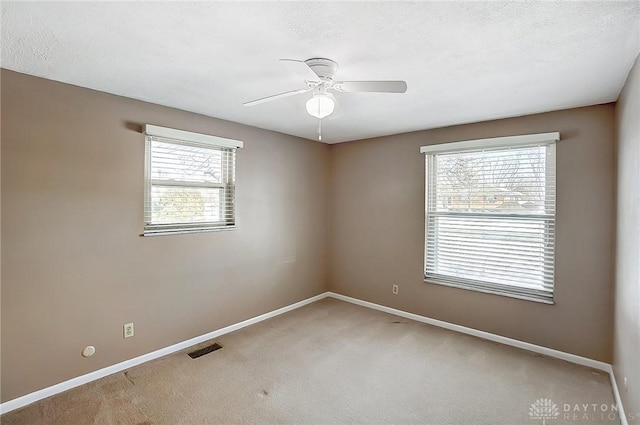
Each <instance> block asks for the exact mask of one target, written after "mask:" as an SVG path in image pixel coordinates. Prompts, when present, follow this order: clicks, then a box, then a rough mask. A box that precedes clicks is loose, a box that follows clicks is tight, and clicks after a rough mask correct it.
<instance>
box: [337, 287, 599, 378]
mask: <svg viewBox="0 0 640 425" xmlns="http://www.w3.org/2000/svg"><path fill="white" fill-rule="evenodd" d="M328 296H329V297H331V298H335V299H337V300H342V301H346V302H349V303H352V304H357V305H361V306H363V307H369V308H372V309H374V310H380V311H384V312H385V313H389V314H394V315H396V316H400V317H405V318H407V319H411V320H415V321H416V322H422V323H427V324H429V325H433V326H437V327H439V328H444V329H449V330H452V331H456V332H460V333H463V334H467V335H473V336H477V337H478V338H482V339H488V340H489V341H494V342H499V343H500V344H505V345H510V346H512V347H517V348H522V349H523V350H528V351H533V352H534V353H540V354H544V355H545V356H549V357H555V358H557V359H561V360H566V361H568V362H571V363H575V364H579V365H582V366H587V367H590V368H593V369H597V370H601V371H603V372H608V371H609V369H610V368H611V365H609V364H608V363H604V362H599V361H597V360H592V359H589V358H586V357H582V356H577V355H575V354H569V353H565V352H564V351H559V350H554V349H552V348H547V347H542V346H540V345H535V344H530V343H528V342H524V341H519V340H517V339H512V338H507V337H506V336H501V335H496V334H492V333H489V332H484V331H479V330H477V329H473V328H467V327H466V326H460V325H455V324H453V323H449V322H443V321H442V320H436V319H432V318H430V317H425V316H420V315H418V314H413V313H407V312H406V311H402V310H396V309H395V308H391V307H386V306H383V305H380V304H374V303H370V302H368V301H362V300H359V299H357V298H351V297H347V296H345V295H340V294H336V293H334V292H329V293H328Z"/></svg>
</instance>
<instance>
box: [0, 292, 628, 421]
mask: <svg viewBox="0 0 640 425" xmlns="http://www.w3.org/2000/svg"><path fill="white" fill-rule="evenodd" d="M327 297H331V298H335V299H337V300H341V301H346V302H349V303H352V304H356V305H359V306H363V307H367V308H371V309H374V310H379V311H382V312H385V313H389V314H393V315H396V316H399V317H404V318H407V319H410V320H415V321H417V322H422V323H427V324H429V325H433V326H438V327H440V328H444V329H449V330H451V331H455V332H460V333H463V334H467V335H472V336H476V337H478V338H482V339H486V340H489V341H493V342H497V343H500V344H505V345H510V346H512V347H517V348H521V349H523V350H528V351H532V352H534V353H539V354H543V355H545V356H549V357H555V358H557V359H561V360H565V361H568V362H571V363H575V364H578V365H582V366H586V367H590V368H593V369H597V370H601V371H603V372H607V373H608V374H609V378H610V380H611V386H612V388H613V394H614V399H615V402H616V404H617V406H618V412H619V414H620V421H621V425H627V420H626V416H625V414H624V408H623V406H622V400H621V398H620V393H619V391H618V386H617V384H616V379H615V375H614V374H613V369H612V367H611V365H610V364H608V363H604V362H600V361H597V360H593V359H589V358H586V357H582V356H578V355H575V354H570V353H565V352H563V351H559V350H554V349H552V348H547V347H542V346H540V345H535V344H530V343H528V342H524V341H519V340H517V339H512V338H507V337H505V336H501V335H496V334H492V333H489V332H484V331H480V330H477V329H473V328H468V327H466V326H461V325H456V324H453V323H449V322H444V321H442V320H436V319H432V318H429V317H425V316H420V315H418V314H414V313H408V312H406V311H402V310H397V309H395V308H391V307H386V306H383V305H380V304H374V303H371V302H368V301H363V300H359V299H357V298H352V297H347V296H345V295H341V294H337V293H335V292H324V293H322V294H319V295H316V296H314V297H311V298H307V299H306V300H302V301H300V302H297V303H295V304H291V305H288V306H286V307H282V308H279V309H277V310H274V311H271V312H269V313H265V314H262V315H260V316H256V317H254V318H251V319H247V320H245V321H243V322H239V323H236V324H233V325H230V326H227V327H225V328H222V329H218V330H216V331H213V332H209V333H207V334H204V335H200V336H197V337H195V338H191V339H189V340H186V341H183V342H179V343H177V344H174V345H171V346H169V347H165V348H161V349H159V350H156V351H153V352H151V353H147V354H144V355H142V356H139V357H135V358H133V359H130V360H126V361H124V362H121V363H117V364H115V365H112V366H108V367H106V368H104V369H100V370H96V371H95V372H91V373H88V374H86V375H82V376H78V377H76V378H73V379H69V380H68V381H64V382H61V383H59V384H56V385H53V386H51V387H48V388H44V389H42V390H38V391H35V392H33V393H30V394H27V395H24V396H22V397H18V398H16V399H13V400H9V401H7V402H5V403H2V404H0V414H2V413H7V412H10V411H12V410H15V409H18V408H20V407H23V406H26V405H28V404H31V403H34V402H36V401H39V400H42V399H44V398H47V397H51V396H52V395H55V394H58V393H61V392H63V391H67V390H70V389H71V388H75V387H77V386H79V385H83V384H86V383H89V382H91V381H95V380H96V379H100V378H103V377H105V376H108V375H112V374H114V373H118V372H121V371H123V370H127V369H130V368H132V367H134V366H137V365H139V364H142V363H145V362H148V361H150V360H154V359H157V358H159V357H163V356H166V355H168V354H172V353H175V352H176V351H180V350H183V349H185V348H188V347H191V346H192V345H195V344H199V343H201V342H204V341H207V340H210V339H213V338H217V337H219V336H222V335H224V334H227V333H229V332H233V331H236V330H238V329H242V328H244V327H246V326H249V325H253V324H255V323H258V322H261V321H263V320H266V319H270V318H272V317H275V316H278V315H280V314H283V313H286V312H289V311H291V310H295V309H297V308H300V307H302V306H305V305H307V304H311V303H313V302H315V301H318V300H321V299H323V298H327Z"/></svg>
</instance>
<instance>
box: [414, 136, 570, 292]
mask: <svg viewBox="0 0 640 425" xmlns="http://www.w3.org/2000/svg"><path fill="white" fill-rule="evenodd" d="M558 139H559V135H558V134H557V133H550V134H543V135H527V136H515V137H510V138H498V139H484V140H478V141H471V142H457V143H451V144H443V145H436V146H425V147H423V148H421V151H422V152H424V153H426V205H425V210H426V214H425V216H426V220H425V234H426V236H425V270H424V276H425V280H426V281H427V282H432V283H438V284H443V285H449V286H455V287H460V288H465V289H473V290H478V291H482V292H489V293H495V294H500V295H507V296H512V297H516V298H523V299H529V300H535V301H541V302H547V303H552V302H553V291H554V266H555V230H556V225H555V206H556V184H555V141H556V140H558Z"/></svg>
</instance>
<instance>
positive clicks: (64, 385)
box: [0, 292, 328, 414]
mask: <svg viewBox="0 0 640 425" xmlns="http://www.w3.org/2000/svg"><path fill="white" fill-rule="evenodd" d="M327 295H328V293H327V292H325V293H322V294H319V295H316V296H314V297H311V298H307V299H306V300H302V301H299V302H297V303H295V304H291V305H288V306H286V307H282V308H279V309H277V310H273V311H271V312H269V313H265V314H261V315H260V316H256V317H253V318H251V319H247V320H245V321H242V322H239V323H235V324H233V325H229V326H227V327H224V328H222V329H218V330H216V331H213V332H209V333H207V334H204V335H200V336H197V337H195V338H191V339H188V340H186V341H182V342H179V343H177V344H174V345H170V346H169V347H165V348H161V349H159V350H156V351H152V352H151V353H147V354H143V355H142V356H139V357H134V358H133V359H129V360H125V361H123V362H120V363H117V364H114V365H112V366H108V367H105V368H104V369H99V370H96V371H94V372H91V373H87V374H86V375H82V376H78V377H76V378H72V379H69V380H68V381H64V382H61V383H59V384H56V385H52V386H51V387H47V388H43V389H41V390H38V391H35V392H32V393H30V394H27V395H24V396H22V397H18V398H15V399H13V400H9V401H6V402H4V403H2V404H0V414H3V413H7V412H10V411H12V410H15V409H19V408H20V407H23V406H26V405H27V404H31V403H34V402H36V401H39V400H42V399H44V398H47V397H51V396H52V395H55V394H58V393H61V392H64V391H67V390H70V389H72V388H75V387H77V386H80V385H83V384H86V383H89V382H91V381H95V380H96V379H100V378H104V377H105V376H108V375H112V374H114V373H118V372H122V371H123V370H127V369H130V368H132V367H134V366H137V365H139V364H142V363H145V362H148V361H150V360H154V359H157V358H159V357H164V356H166V355H168V354H172V353H175V352H176V351H180V350H184V349H185V348H189V347H191V346H192V345H196V344H199V343H201V342H204V341H208V340H210V339H213V338H217V337H219V336H222V335H224V334H228V333H229V332H233V331H237V330H238V329H242V328H244V327H246V326H249V325H253V324H255V323H258V322H262V321H263V320H267V319H270V318H272V317H275V316H278V315H280V314H283V313H286V312H288V311H291V310H295V309H297V308H300V307H302V306H305V305H307V304H311V303H312V302H315V301H318V300H321V299H323V298H326V297H327Z"/></svg>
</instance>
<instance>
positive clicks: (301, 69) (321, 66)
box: [243, 58, 407, 140]
mask: <svg viewBox="0 0 640 425" xmlns="http://www.w3.org/2000/svg"><path fill="white" fill-rule="evenodd" d="M280 62H281V63H283V64H285V65H286V66H288V67H289V68H290V69H291V70H293V71H294V72H295V73H296V74H298V75H299V76H300V77H301V78H303V79H304V81H305V84H306V87H305V88H302V89H298V90H291V91H287V92H284V93H278V94H274V95H271V96H267V97H263V98H260V99H255V100H251V101H249V102H245V103H244V104H243V105H245V106H254V105H259V104H261V103H265V102H270V101H272V100H277V99H283V98H285V97H289V96H295V95H298V94H302V93H307V92H313V96H312V97H311V98H310V99H309V100H307V103H306V109H307V113H308V114H309V115H311V116H313V117H316V118H318V119H319V122H318V139H319V140H322V118H325V117H328V116H329V115H331V114H332V113H333V111H334V110H335V105H336V99H335V97H334V96H333V94H332V93H330V92H329V91H330V90H333V91H337V92H340V93H404V92H406V91H407V83H406V82H405V81H335V79H334V77H335V74H336V71H337V70H338V64H337V63H336V62H334V61H332V60H331V59H327V58H311V59H307V60H305V61H301V60H296V59H280Z"/></svg>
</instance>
